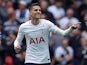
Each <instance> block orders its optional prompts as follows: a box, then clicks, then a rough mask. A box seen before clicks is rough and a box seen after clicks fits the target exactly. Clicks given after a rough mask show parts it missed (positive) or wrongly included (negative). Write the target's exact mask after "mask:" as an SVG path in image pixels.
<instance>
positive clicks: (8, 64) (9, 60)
mask: <svg viewBox="0 0 87 65" xmlns="http://www.w3.org/2000/svg"><path fill="white" fill-rule="evenodd" d="M4 65H14V64H13V60H12V57H11V56H6V58H5V63H4Z"/></svg>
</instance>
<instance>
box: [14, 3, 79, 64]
mask: <svg viewBox="0 0 87 65" xmlns="http://www.w3.org/2000/svg"><path fill="white" fill-rule="evenodd" d="M40 15H41V8H40V6H39V4H37V3H35V4H32V5H31V8H30V16H31V20H29V21H27V22H25V23H23V24H22V25H21V26H20V27H19V32H18V35H17V38H16V40H15V42H14V49H15V51H16V53H18V52H19V50H20V49H21V47H20V45H21V41H22V39H23V37H24V36H25V38H26V43H27V48H26V56H25V64H26V65H38V64H39V65H50V55H49V47H48V36H49V33H50V32H54V33H57V34H62V35H67V34H69V33H70V32H72V31H73V30H74V29H76V28H77V24H78V23H77V24H74V25H72V26H71V27H70V28H69V29H67V30H65V31H63V30H61V29H59V28H58V27H57V26H55V25H54V24H53V23H51V22H50V21H48V20H45V19H40Z"/></svg>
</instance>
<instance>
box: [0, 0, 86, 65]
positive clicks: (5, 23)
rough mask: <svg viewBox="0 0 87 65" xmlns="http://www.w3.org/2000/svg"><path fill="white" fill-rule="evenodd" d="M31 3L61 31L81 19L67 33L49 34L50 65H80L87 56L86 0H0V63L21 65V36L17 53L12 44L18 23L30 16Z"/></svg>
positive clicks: (24, 46) (23, 52)
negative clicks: (74, 27) (37, 6)
mask: <svg viewBox="0 0 87 65" xmlns="http://www.w3.org/2000/svg"><path fill="white" fill-rule="evenodd" d="M32 3H39V4H40V6H41V8H42V14H41V18H42V19H47V20H50V21H51V22H53V23H54V24H55V25H57V26H58V27H59V28H61V29H63V30H65V29H67V28H68V27H70V26H71V25H72V24H75V23H77V22H81V24H80V25H78V29H76V30H74V31H73V32H72V33H71V34H70V35H68V36H65V37H63V36H61V35H60V34H59V35H56V34H54V33H50V37H49V50H50V56H51V60H52V63H51V65H82V63H83V59H84V58H86V59H87V56H86V57H85V56H84V54H85V53H87V52H85V51H87V0H0V65H24V60H25V59H24V58H25V54H26V53H25V50H26V41H25V38H24V39H23V41H22V45H21V46H22V49H21V51H20V52H19V53H18V54H16V53H15V51H14V46H13V44H14V40H15V39H16V36H17V33H18V28H19V26H20V25H21V24H22V23H24V22H26V21H28V20H29V19H30V13H29V8H30V5H31V4H32ZM44 24H45V23H44ZM86 65H87V64H86Z"/></svg>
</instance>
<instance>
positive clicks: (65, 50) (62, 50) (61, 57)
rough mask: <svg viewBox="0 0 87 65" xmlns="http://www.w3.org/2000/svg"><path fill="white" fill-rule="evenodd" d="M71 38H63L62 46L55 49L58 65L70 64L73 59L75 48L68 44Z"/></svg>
mask: <svg viewBox="0 0 87 65" xmlns="http://www.w3.org/2000/svg"><path fill="white" fill-rule="evenodd" d="M68 41H69V39H67V38H63V39H62V46H59V47H57V49H56V50H55V58H56V62H57V65H68V64H70V63H71V61H72V60H73V56H74V55H73V49H72V47H70V46H68V44H69V42H68Z"/></svg>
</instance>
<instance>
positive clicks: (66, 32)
mask: <svg viewBox="0 0 87 65" xmlns="http://www.w3.org/2000/svg"><path fill="white" fill-rule="evenodd" d="M78 24H79V22H78V23H76V24H73V25H72V26H71V27H69V28H68V29H66V30H62V29H60V28H58V27H57V26H56V25H54V24H52V23H51V26H50V27H49V31H51V32H53V33H56V34H61V35H63V36H65V35H69V34H70V33H71V32H72V31H73V30H74V29H76V28H77V25H78Z"/></svg>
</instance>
